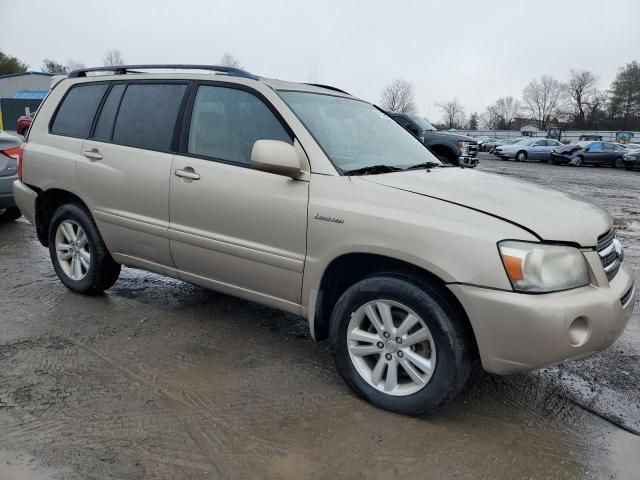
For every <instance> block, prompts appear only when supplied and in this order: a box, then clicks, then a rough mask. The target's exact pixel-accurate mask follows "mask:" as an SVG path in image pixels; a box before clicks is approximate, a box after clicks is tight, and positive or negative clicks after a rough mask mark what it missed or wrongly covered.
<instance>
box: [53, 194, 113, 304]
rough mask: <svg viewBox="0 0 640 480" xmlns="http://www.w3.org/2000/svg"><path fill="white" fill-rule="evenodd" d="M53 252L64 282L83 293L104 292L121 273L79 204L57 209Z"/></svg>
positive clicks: (60, 277) (59, 274)
mask: <svg viewBox="0 0 640 480" xmlns="http://www.w3.org/2000/svg"><path fill="white" fill-rule="evenodd" d="M49 255H50V256H51V262H52V263H53V268H54V269H55V271H56V274H57V275H58V278H59V279H60V281H62V283H63V284H64V285H65V286H66V287H67V288H69V289H71V290H74V291H76V292H79V293H84V294H87V295H95V294H97V293H101V292H103V291H104V290H106V289H108V288H110V287H111V286H113V284H114V283H116V280H118V276H119V275H120V265H118V264H117V263H116V262H115V261H114V260H113V258H111V255H110V254H109V251H108V250H107V247H106V246H105V244H104V242H103V240H102V237H101V236H100V233H99V232H98V228H97V227H96V225H95V223H94V222H93V219H92V218H91V216H90V215H89V213H88V212H87V210H86V209H84V208H82V207H80V206H79V205H75V204H67V205H62V206H61V207H59V208H58V209H57V210H56V211H55V212H54V214H53V217H52V219H51V225H50V228H49Z"/></svg>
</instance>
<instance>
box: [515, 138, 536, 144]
mask: <svg viewBox="0 0 640 480" xmlns="http://www.w3.org/2000/svg"><path fill="white" fill-rule="evenodd" d="M533 142H535V140H531V139H530V138H523V139H522V140H518V141H517V142H515V143H514V145H531V144H532V143H533Z"/></svg>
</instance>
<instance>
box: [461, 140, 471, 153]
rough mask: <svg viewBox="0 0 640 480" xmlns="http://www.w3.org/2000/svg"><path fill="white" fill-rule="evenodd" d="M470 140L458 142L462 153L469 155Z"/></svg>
mask: <svg viewBox="0 0 640 480" xmlns="http://www.w3.org/2000/svg"><path fill="white" fill-rule="evenodd" d="M469 145H470V143H469V142H458V147H460V152H461V155H469Z"/></svg>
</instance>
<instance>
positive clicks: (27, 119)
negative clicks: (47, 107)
mask: <svg viewBox="0 0 640 480" xmlns="http://www.w3.org/2000/svg"><path fill="white" fill-rule="evenodd" d="M35 115H36V112H31V113H30V114H29V115H22V116H21V117H18V120H17V121H16V133H17V134H18V135H24V134H26V133H27V130H29V127H30V126H31V122H32V121H33V117H35Z"/></svg>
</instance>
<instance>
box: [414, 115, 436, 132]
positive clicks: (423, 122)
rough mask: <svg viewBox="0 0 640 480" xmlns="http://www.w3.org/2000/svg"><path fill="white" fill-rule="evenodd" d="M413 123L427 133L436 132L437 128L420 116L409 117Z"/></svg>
mask: <svg viewBox="0 0 640 480" xmlns="http://www.w3.org/2000/svg"><path fill="white" fill-rule="evenodd" d="M407 116H408V117H409V118H410V119H411V121H413V123H415V124H416V125H418V127H420V130H427V131H434V132H435V131H436V127H434V126H433V125H431V124H430V123H429V122H427V120H426V119H424V118H422V117H419V116H418V115H407Z"/></svg>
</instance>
